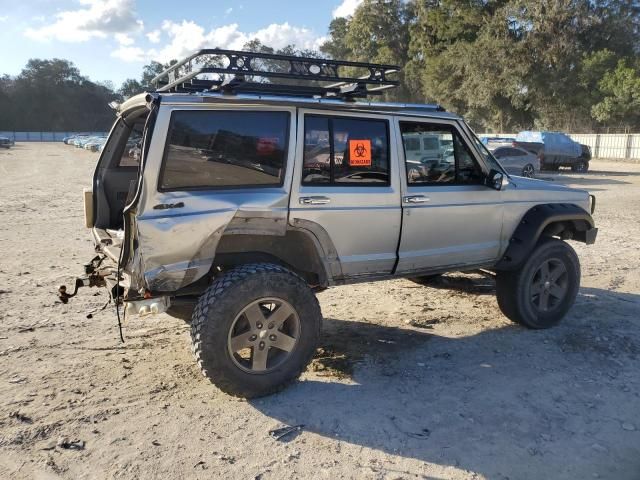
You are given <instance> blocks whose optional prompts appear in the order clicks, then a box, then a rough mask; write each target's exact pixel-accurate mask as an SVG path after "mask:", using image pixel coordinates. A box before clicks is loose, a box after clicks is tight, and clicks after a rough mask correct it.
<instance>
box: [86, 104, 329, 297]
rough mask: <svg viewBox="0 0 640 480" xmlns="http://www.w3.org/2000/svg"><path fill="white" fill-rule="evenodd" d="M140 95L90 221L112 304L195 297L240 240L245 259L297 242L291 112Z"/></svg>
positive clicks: (120, 128)
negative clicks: (292, 220)
mask: <svg viewBox="0 0 640 480" xmlns="http://www.w3.org/2000/svg"><path fill="white" fill-rule="evenodd" d="M138 97H140V98H138ZM138 97H135V99H132V100H130V101H129V102H127V103H125V104H124V105H123V106H122V107H121V109H120V112H119V117H118V120H117V121H116V123H115V125H114V127H113V129H112V132H111V135H110V138H109V141H108V142H107V145H106V147H105V149H104V153H103V154H102V156H101V158H100V160H99V162H98V167H97V168H96V173H95V178H94V188H93V208H92V212H93V218H89V219H88V220H87V222H88V224H92V228H93V237H94V241H95V244H96V250H97V251H98V253H100V254H102V255H104V256H105V257H106V260H107V262H108V263H110V264H111V265H112V266H113V267H116V268H115V269H113V268H112V270H111V271H110V272H109V273H110V275H108V276H107V284H108V285H109V286H110V287H111V289H112V296H119V294H123V298H124V300H125V301H127V300H136V299H140V298H143V297H145V294H146V296H149V295H150V294H151V295H154V296H155V295H166V296H181V295H183V296H192V295H197V294H198V293H200V291H201V290H202V289H203V288H204V287H206V283H207V280H208V279H210V278H211V277H212V276H214V275H215V274H216V272H217V271H219V270H220V269H221V268H224V265H225V263H228V261H227V260H225V251H226V252H230V251H232V250H234V249H235V248H234V244H236V241H237V238H239V237H238V236H242V240H241V242H242V243H243V244H244V246H243V247H242V248H243V249H244V250H243V252H244V253H245V254H246V253H249V254H251V253H253V254H254V255H262V256H264V255H271V254H270V253H269V252H270V250H274V249H275V250H277V249H278V248H282V247H277V246H276V244H279V243H281V241H282V239H283V238H285V237H287V235H289V236H295V235H296V232H295V231H294V230H295V229H294V228H293V227H292V228H289V229H288V227H287V219H288V203H289V195H290V192H289V188H290V184H291V175H292V172H293V158H294V145H295V144H294V142H290V141H289V140H290V138H295V131H294V128H295V108H293V107H282V106H279V107H271V106H268V105H266V106H265V105H263V106H256V105H251V106H242V105H238V104H234V105H233V110H230V108H229V105H228V103H226V102H222V103H220V104H216V103H204V104H203V103H202V99H201V98H200V99H198V98H195V99H189V98H187V99H184V98H183V99H181V101H180V103H173V102H172V101H171V98H170V97H169V98H166V99H161V98H160V96H159V95H154V96H152V95H147V96H146V97H145V98H144V100H143V99H142V96H138ZM132 135H133V139H132ZM152 138H153V141H151V139H152ZM136 139H137V140H136ZM123 145H124V147H123ZM136 149H137V150H136ZM130 150H133V152H131V153H130ZM123 156H124V157H127V158H128V159H129V160H130V162H129V164H126V163H124V164H123V161H122V160H121V159H122V158H123ZM256 187H259V188H256ZM88 226H89V225H88ZM225 237H232V238H228V239H227V240H226V241H224V242H223V244H222V245H221V244H220V242H221V240H222V239H223V238H225ZM270 237H279V239H280V242H275V241H270ZM298 243H299V244H300V245H304V243H305V242H298ZM300 245H299V246H300ZM219 247H220V248H219ZM314 247H315V245H314ZM247 249H248V252H247ZM302 253H303V254H304V252H302ZM306 256H307V257H311V255H309V254H308V252H307V255H306ZM216 257H218V263H217V264H216V263H215V260H216ZM308 261H309V260H308V259H307V260H306V262H308ZM292 262H293V263H299V264H301V265H302V266H303V268H304V265H303V264H304V263H305V261H300V260H298V261H296V260H292ZM118 264H120V269H121V270H120V271H121V276H120V278H119V279H118V278H117V275H116V270H117V265H118ZM313 267H314V268H315V267H316V265H314V266H313ZM309 270H311V268H309ZM109 280H110V281H109ZM94 283H95V282H94ZM116 288H118V289H119V291H116Z"/></svg>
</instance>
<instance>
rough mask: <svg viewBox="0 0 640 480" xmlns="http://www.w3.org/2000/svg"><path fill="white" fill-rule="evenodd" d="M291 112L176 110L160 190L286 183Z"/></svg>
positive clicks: (172, 120)
mask: <svg viewBox="0 0 640 480" xmlns="http://www.w3.org/2000/svg"><path fill="white" fill-rule="evenodd" d="M288 129H289V113H287V112H248V111H247V112H244V111H219V110H217V111H176V112H173V114H172V116H171V126H170V128H169V133H168V136H167V146H166V150H165V156H164V160H163V165H162V172H161V175H160V185H159V188H160V190H184V189H187V190H188V189H206V188H233V187H274V186H280V185H282V181H283V177H284V170H285V163H286V154H287V132H288Z"/></svg>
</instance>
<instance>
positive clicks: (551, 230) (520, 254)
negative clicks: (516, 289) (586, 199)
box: [495, 203, 598, 270]
mask: <svg viewBox="0 0 640 480" xmlns="http://www.w3.org/2000/svg"><path fill="white" fill-rule="evenodd" d="M597 231H598V230H597V229H596V228H595V223H594V221H593V218H592V217H591V215H590V214H589V213H587V212H586V211H585V210H584V209H582V208H581V207H579V206H578V205H575V204H572V203H546V204H541V205H536V206H535V207H532V208H530V209H529V210H528V211H527V212H526V213H525V214H524V216H523V217H522V219H521V220H520V223H519V224H518V226H517V227H516V229H515V230H514V232H513V234H512V235H511V238H510V239H509V245H508V247H507V249H506V251H505V253H504V255H503V256H502V258H501V259H500V260H499V261H498V263H497V264H496V266H495V269H496V270H515V269H516V268H518V267H519V266H520V265H521V264H522V263H523V262H524V261H525V260H526V258H527V256H528V255H529V253H530V252H531V251H532V250H533V249H534V248H535V246H536V245H537V243H538V241H539V240H540V239H541V238H544V237H557V238H560V239H561V240H576V241H579V242H583V243H586V244H592V243H594V242H595V237H596V234H597Z"/></svg>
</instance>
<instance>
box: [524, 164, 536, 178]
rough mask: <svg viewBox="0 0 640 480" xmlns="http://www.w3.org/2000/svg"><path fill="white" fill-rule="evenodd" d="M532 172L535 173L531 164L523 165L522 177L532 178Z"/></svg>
mask: <svg viewBox="0 0 640 480" xmlns="http://www.w3.org/2000/svg"><path fill="white" fill-rule="evenodd" d="M534 173H535V169H534V168H533V165H531V164H527V165H525V166H524V168H523V169H522V176H523V177H527V178H533V175H534Z"/></svg>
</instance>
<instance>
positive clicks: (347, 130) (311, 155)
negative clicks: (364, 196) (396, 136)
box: [302, 116, 389, 185]
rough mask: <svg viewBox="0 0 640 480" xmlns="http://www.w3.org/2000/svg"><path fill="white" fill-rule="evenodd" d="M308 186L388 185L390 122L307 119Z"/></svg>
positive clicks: (305, 180)
mask: <svg viewBox="0 0 640 480" xmlns="http://www.w3.org/2000/svg"><path fill="white" fill-rule="evenodd" d="M304 141H305V144H304V164H303V170H302V183H303V184H305V185H314V184H331V185H345V184H353V185H372V184H373V185H388V184H389V142H388V134H387V122H386V121H384V120H361V119H351V118H345V117H318V116H306V117H305V135H304Z"/></svg>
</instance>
